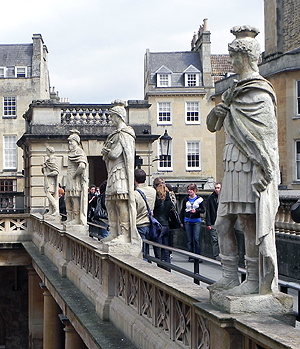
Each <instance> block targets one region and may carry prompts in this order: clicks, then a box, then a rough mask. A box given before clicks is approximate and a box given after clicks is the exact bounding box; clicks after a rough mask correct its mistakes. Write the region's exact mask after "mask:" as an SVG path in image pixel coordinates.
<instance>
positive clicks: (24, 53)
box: [0, 44, 33, 67]
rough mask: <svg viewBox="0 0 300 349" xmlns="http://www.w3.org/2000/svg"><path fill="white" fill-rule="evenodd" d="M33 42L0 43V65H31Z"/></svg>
mask: <svg viewBox="0 0 300 349" xmlns="http://www.w3.org/2000/svg"><path fill="white" fill-rule="evenodd" d="M32 55H33V44H16V45H0V66H1V67H9V66H18V65H20V66H31V64H32Z"/></svg>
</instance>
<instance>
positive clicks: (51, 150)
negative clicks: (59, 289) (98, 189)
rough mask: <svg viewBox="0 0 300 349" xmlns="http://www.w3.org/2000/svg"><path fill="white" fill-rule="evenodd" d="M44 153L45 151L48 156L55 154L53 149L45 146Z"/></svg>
mask: <svg viewBox="0 0 300 349" xmlns="http://www.w3.org/2000/svg"><path fill="white" fill-rule="evenodd" d="M46 151H47V152H48V153H49V154H54V153H55V149H54V148H53V147H50V145H47V147H46Z"/></svg>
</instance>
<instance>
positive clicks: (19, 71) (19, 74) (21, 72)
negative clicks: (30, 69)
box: [15, 67, 27, 78]
mask: <svg viewBox="0 0 300 349" xmlns="http://www.w3.org/2000/svg"><path fill="white" fill-rule="evenodd" d="M15 76H16V78H26V77H27V67H16V69H15Z"/></svg>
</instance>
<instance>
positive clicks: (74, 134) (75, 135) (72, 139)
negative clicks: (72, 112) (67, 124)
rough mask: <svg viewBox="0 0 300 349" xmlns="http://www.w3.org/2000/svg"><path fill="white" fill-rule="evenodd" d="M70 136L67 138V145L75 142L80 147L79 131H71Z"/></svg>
mask: <svg viewBox="0 0 300 349" xmlns="http://www.w3.org/2000/svg"><path fill="white" fill-rule="evenodd" d="M71 132H72V133H71V134H70V136H69V137H68V141H69V144H70V143H71V142H72V143H74V142H76V143H77V145H80V137H79V131H77V130H71Z"/></svg>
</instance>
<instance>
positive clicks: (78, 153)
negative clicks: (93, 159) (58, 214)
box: [66, 147, 88, 224]
mask: <svg viewBox="0 0 300 349" xmlns="http://www.w3.org/2000/svg"><path fill="white" fill-rule="evenodd" d="M80 163H84V164H85V169H84V170H83V172H82V173H81V174H80V175H79V176H76V178H75V179H73V175H74V173H75V172H76V170H77V168H78V165H79V164H80ZM66 195H67V196H69V197H80V222H81V224H86V222H87V205H88V161H87V157H86V154H85V152H84V150H83V149H82V148H80V147H77V148H76V149H75V150H74V151H69V153H68V170H67V184H66Z"/></svg>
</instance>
